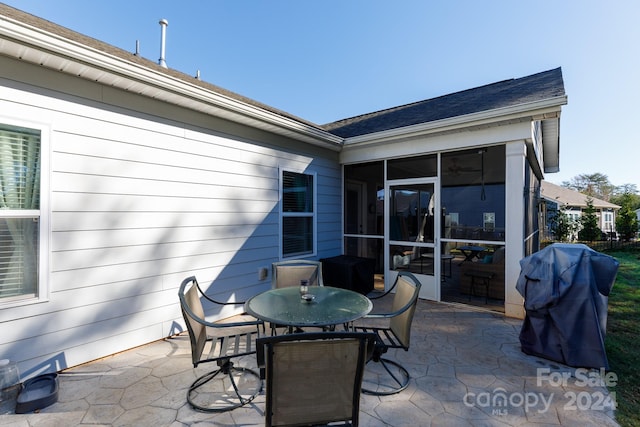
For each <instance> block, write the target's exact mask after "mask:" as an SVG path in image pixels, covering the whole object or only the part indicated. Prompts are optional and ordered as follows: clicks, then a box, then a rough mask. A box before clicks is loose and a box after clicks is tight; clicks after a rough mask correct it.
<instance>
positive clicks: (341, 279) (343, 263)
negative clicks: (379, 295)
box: [320, 255, 376, 295]
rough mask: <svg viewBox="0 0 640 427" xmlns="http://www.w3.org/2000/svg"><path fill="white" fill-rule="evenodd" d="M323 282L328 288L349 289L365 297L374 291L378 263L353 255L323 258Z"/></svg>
mask: <svg viewBox="0 0 640 427" xmlns="http://www.w3.org/2000/svg"><path fill="white" fill-rule="evenodd" d="M320 261H321V262H322V280H323V282H324V284H325V285H326V286H334V287H336V288H343V289H349V290H352V291H355V292H359V293H361V294H363V295H366V294H368V293H369V292H371V291H372V290H373V273H374V270H375V265H376V261H375V260H374V259H371V258H362V257H357V256H352V255H338V256H334V257H331V258H323V259H321V260H320Z"/></svg>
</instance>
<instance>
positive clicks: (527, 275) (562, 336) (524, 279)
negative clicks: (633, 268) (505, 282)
mask: <svg viewBox="0 0 640 427" xmlns="http://www.w3.org/2000/svg"><path fill="white" fill-rule="evenodd" d="M618 266H619V263H618V261H616V259H615V258H613V257H611V256H608V255H605V254H602V253H599V252H596V251H594V250H593V249H591V248H589V247H588V246H586V245H582V244H559V243H556V244H553V245H551V246H548V247H546V248H545V249H543V250H541V251H539V252H536V253H534V254H532V255H530V256H528V257H526V258H524V259H522V260H521V261H520V267H521V271H520V277H519V278H518V282H517V284H516V289H517V290H518V292H520V294H521V295H522V296H523V297H524V306H525V310H526V316H525V319H524V323H523V324H522V330H521V331H520V344H521V347H522V351H523V352H525V353H526V354H530V355H535V356H540V357H543V358H545V359H550V360H554V361H556V362H560V363H563V364H565V365H569V366H573V367H584V368H605V369H608V368H609V363H608V361H607V354H606V350H605V347H604V338H605V334H606V327H607V306H608V295H609V293H610V292H611V288H612V287H613V283H614V281H615V278H616V274H617V272H618Z"/></svg>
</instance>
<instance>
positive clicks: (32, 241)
mask: <svg viewBox="0 0 640 427" xmlns="http://www.w3.org/2000/svg"><path fill="white" fill-rule="evenodd" d="M40 142H41V141H40V131H39V130H33V129H27V128H22V127H15V126H8V125H2V124H0V301H2V302H5V301H9V300H13V299H22V298H30V297H36V296H37V292H38V265H39V259H38V257H39V247H40V242H39V235H40V229H39V224H40V163H41V153H40V151H41V144H40Z"/></svg>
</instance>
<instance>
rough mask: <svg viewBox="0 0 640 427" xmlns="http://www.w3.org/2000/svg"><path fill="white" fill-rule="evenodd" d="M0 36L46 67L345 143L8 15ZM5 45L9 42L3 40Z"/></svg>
mask: <svg viewBox="0 0 640 427" xmlns="http://www.w3.org/2000/svg"><path fill="white" fill-rule="evenodd" d="M0 36H1V37H5V38H6V39H7V42H13V43H14V44H15V45H16V46H15V49H12V51H8V49H3V52H0V53H3V54H4V53H6V54H9V55H10V56H14V57H17V58H19V59H21V60H25V61H29V57H35V56H37V57H38V60H37V61H36V60H31V61H30V62H33V63H36V64H38V65H42V66H46V65H45V63H46V62H48V61H51V62H55V63H56V67H55V69H56V70H57V71H60V72H64V73H68V74H72V75H75V76H77V77H80V78H88V75H91V80H92V81H97V82H100V83H103V84H106V85H109V86H113V87H116V88H120V89H123V90H126V91H129V92H134V93H141V94H144V95H146V96H151V97H152V98H155V99H160V100H163V101H165V102H170V103H175V104H177V105H181V106H184V107H187V108H192V109H196V110H198V111H203V112H205V113H208V114H214V113H216V112H217V113H218V114H219V115H220V116H221V117H223V118H226V119H230V120H234V121H236V122H239V123H242V124H248V125H250V126H256V127H259V128H262V129H267V130H269V131H272V132H276V133H280V134H282V135H285V136H288V137H293V138H298V139H301V140H304V141H305V142H309V143H312V144H315V145H320V146H323V147H325V148H330V149H332V150H334V151H339V150H340V148H341V146H342V143H343V138H341V137H338V136H336V135H333V134H330V133H329V132H326V131H323V130H322V129H318V128H315V127H313V126H309V125H306V124H304V123H302V122H299V121H297V120H294V119H292V118H289V117H284V116H281V115H278V114H276V113H273V112H271V111H268V110H265V109H262V108H259V107H256V106H254V105H250V104H248V103H245V102H242V101H240V100H237V99H233V98H231V97H229V96H226V95H223V94H220V93H217V92H214V91H212V90H209V89H206V88H203V87H200V86H197V85H194V84H191V83H189V82H187V81H184V80H181V79H178V78H175V77H173V76H170V75H167V74H163V73H160V72H157V71H155V70H152V69H149V68H146V67H144V66H141V65H139V64H136V63H134V62H130V61H127V60H125V59H122V58H119V57H117V56H114V55H111V54H109V53H106V52H102V51H99V50H97V49H93V48H91V47H88V46H86V45H83V44H81V43H78V42H75V41H72V40H69V39H66V38H63V37H61V36H58V35H56V34H52V33H49V32H46V31H43V30H40V29H38V28H35V27H31V26H28V25H25V24H23V23H21V22H18V21H15V20H11V19H8V18H6V17H3V19H0ZM3 46H4V47H5V48H7V47H8V45H6V43H5V44H3ZM29 49H34V50H36V51H37V55H33V54H31V55H29V54H28V50H29ZM33 53H35V52H33ZM132 55H133V54H132ZM51 57H55V58H51ZM34 59H35V58H34ZM51 68H53V67H51ZM197 104H201V105H197Z"/></svg>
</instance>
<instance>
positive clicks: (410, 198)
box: [387, 179, 440, 300]
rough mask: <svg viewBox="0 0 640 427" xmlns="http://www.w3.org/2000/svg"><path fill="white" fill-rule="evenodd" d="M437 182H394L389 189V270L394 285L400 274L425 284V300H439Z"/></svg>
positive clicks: (423, 291)
mask: <svg viewBox="0 0 640 427" xmlns="http://www.w3.org/2000/svg"><path fill="white" fill-rule="evenodd" d="M435 188H436V186H435V182H434V180H432V179H417V180H416V179H413V180H402V181H390V182H389V186H388V189H389V191H388V193H387V194H389V202H388V203H389V207H388V210H387V212H389V215H388V217H387V218H388V236H389V240H388V242H389V243H388V251H387V254H388V264H387V265H388V268H389V272H390V274H389V277H390V280H391V281H392V282H393V280H395V277H396V274H395V272H397V271H402V270H404V271H410V272H411V273H413V274H414V275H416V276H417V277H418V279H419V280H420V282H421V283H422V289H421V292H420V294H421V295H420V297H421V298H427V299H431V300H438V298H439V287H438V286H436V284H437V283H438V281H436V280H435V275H436V274H440V271H439V270H440V269H439V268H438V263H436V262H435V260H436V259H437V258H436V257H439V253H436V240H438V236H437V235H436V233H435V230H439V227H440V218H438V216H437V215H435V213H436V212H438V210H439V209H438V208H437V207H436V195H435Z"/></svg>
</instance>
